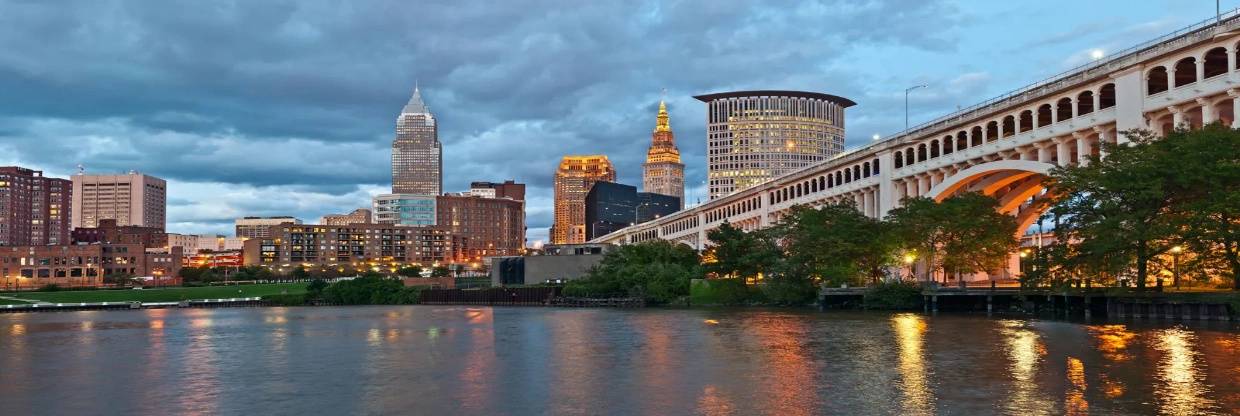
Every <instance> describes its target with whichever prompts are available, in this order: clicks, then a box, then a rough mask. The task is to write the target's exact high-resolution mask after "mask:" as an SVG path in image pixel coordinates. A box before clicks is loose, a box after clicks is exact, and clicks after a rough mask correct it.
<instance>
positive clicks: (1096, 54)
mask: <svg viewBox="0 0 1240 416" xmlns="http://www.w3.org/2000/svg"><path fill="white" fill-rule="evenodd" d="M1106 55H1107V54H1106V52H1103V51H1102V49H1094V50H1092V51H1089V57H1090V59H1093V60H1095V61H1097V60H1099V59H1102V58H1103V57H1105V56H1106Z"/></svg>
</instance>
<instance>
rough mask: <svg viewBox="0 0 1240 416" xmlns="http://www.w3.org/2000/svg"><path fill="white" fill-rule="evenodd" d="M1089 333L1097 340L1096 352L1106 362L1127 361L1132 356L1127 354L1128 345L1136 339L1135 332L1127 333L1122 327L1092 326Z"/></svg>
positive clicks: (1126, 328) (1125, 328) (1126, 329)
mask: <svg viewBox="0 0 1240 416" xmlns="http://www.w3.org/2000/svg"><path fill="white" fill-rule="evenodd" d="M1088 329H1089V333H1090V334H1091V335H1093V336H1094V339H1095V340H1097V348H1098V351H1099V352H1101V353H1102V358H1105V359H1107V360H1108V361H1115V362H1121V361H1128V360H1131V359H1132V354H1130V353H1129V352H1128V344H1129V343H1130V342H1132V339H1133V338H1136V336H1137V334H1136V333H1135V332H1132V331H1129V330H1128V327H1126V326H1124V325H1094V326H1090V327H1089V328H1088Z"/></svg>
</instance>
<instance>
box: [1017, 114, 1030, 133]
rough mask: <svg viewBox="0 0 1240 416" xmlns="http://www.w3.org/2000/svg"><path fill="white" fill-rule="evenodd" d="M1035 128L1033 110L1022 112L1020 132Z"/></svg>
mask: <svg viewBox="0 0 1240 416" xmlns="http://www.w3.org/2000/svg"><path fill="white" fill-rule="evenodd" d="M1029 130H1033V111H1031V110H1025V111H1021V112H1020V132H1021V133H1024V132H1027V131H1029Z"/></svg>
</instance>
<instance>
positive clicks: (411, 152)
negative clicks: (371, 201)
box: [392, 86, 443, 196]
mask: <svg viewBox="0 0 1240 416" xmlns="http://www.w3.org/2000/svg"><path fill="white" fill-rule="evenodd" d="M442 192H443V149H442V148H441V147H440V144H439V126H438V125H437V124H436V122H435V116H434V115H433V114H431V110H430V108H428V107H427V106H426V103H424V102H422V92H421V91H420V90H418V88H417V87H416V86H415V87H414V88H413V97H410V98H409V103H408V104H405V108H404V109H402V110H401V111H400V116H397V117H396V139H395V140H392V193H394V194H414V195H430V196H435V195H439V194H441V193H442Z"/></svg>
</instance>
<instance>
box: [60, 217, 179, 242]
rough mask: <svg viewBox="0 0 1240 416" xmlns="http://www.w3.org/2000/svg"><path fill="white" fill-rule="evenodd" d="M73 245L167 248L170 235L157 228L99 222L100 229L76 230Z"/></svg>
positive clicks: (113, 221)
mask: <svg viewBox="0 0 1240 416" xmlns="http://www.w3.org/2000/svg"><path fill="white" fill-rule="evenodd" d="M70 234H71V235H72V238H73V244H96V243H104V244H141V245H143V246H146V247H167V246H168V234H167V233H165V232H164V230H161V229H159V228H156V227H142V226H138V225H116V220H114V219H111V218H108V219H102V220H99V226H98V227H80V228H74V229H73V231H72V232H70Z"/></svg>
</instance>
